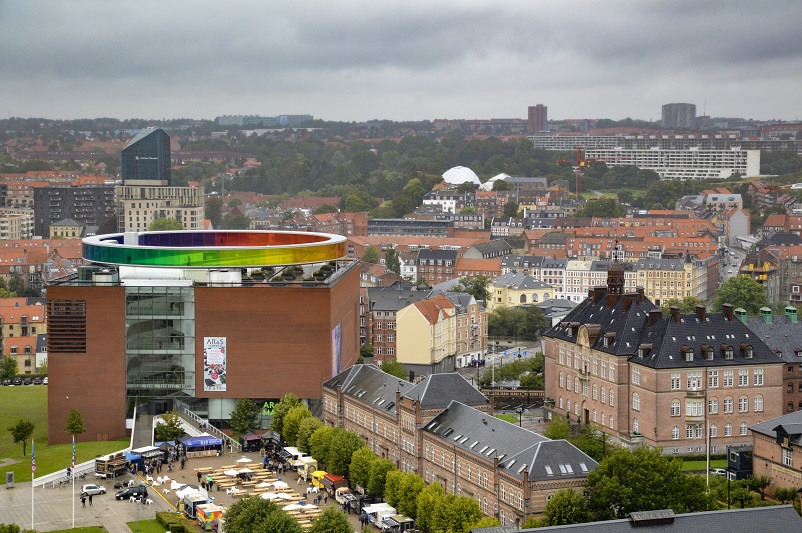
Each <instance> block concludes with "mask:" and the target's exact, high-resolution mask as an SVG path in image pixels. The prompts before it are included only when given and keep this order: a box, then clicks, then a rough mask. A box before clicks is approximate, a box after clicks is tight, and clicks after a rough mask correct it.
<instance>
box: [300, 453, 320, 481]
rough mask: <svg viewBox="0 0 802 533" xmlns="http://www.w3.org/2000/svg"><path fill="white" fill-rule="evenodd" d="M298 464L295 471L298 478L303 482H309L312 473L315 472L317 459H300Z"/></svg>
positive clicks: (307, 457)
mask: <svg viewBox="0 0 802 533" xmlns="http://www.w3.org/2000/svg"><path fill="white" fill-rule="evenodd" d="M297 461H298V462H300V464H299V465H298V467H297V468H296V470H297V471H298V477H300V478H303V480H304V481H309V480H311V479H312V472H314V471H315V470H317V459H315V458H314V457H310V456H305V457H300V458H298V460H297Z"/></svg>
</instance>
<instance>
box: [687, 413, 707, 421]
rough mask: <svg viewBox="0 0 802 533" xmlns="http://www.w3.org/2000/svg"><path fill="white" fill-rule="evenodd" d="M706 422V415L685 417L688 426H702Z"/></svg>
mask: <svg viewBox="0 0 802 533" xmlns="http://www.w3.org/2000/svg"><path fill="white" fill-rule="evenodd" d="M704 421H705V415H704V413H702V414H700V415H688V414H686V415H685V423H686V424H700V423H703V422H704Z"/></svg>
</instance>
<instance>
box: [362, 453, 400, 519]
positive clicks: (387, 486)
mask: <svg viewBox="0 0 802 533" xmlns="http://www.w3.org/2000/svg"><path fill="white" fill-rule="evenodd" d="M353 476H354V463H353V462H351V478H352V479H353ZM405 476H406V473H405V472H402V471H401V470H392V471H390V472H387V477H386V478H385V480H384V501H385V502H387V503H388V504H390V505H392V506H393V507H395V508H396V510H397V511H398V512H399V513H401V514H403V515H406V516H409V517H411V518H414V516H412V515H408V514H406V513H405V512H404V511H402V510H401V509H400V508H399V504H398V502H399V499H400V498H401V483H402V482H403V481H404V478H405Z"/></svg>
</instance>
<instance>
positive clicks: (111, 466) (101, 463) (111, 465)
mask: <svg viewBox="0 0 802 533" xmlns="http://www.w3.org/2000/svg"><path fill="white" fill-rule="evenodd" d="M127 465H128V461H127V460H126V458H125V454H124V453H113V454H111V455H104V456H103V457H98V458H97V459H95V476H96V477H102V478H114V477H117V476H119V475H122V474H125V472H126V467H127Z"/></svg>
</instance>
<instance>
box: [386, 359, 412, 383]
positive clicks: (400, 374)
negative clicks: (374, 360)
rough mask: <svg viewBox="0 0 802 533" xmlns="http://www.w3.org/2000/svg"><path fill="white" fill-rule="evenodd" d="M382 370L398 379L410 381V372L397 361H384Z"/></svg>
mask: <svg viewBox="0 0 802 533" xmlns="http://www.w3.org/2000/svg"><path fill="white" fill-rule="evenodd" d="M381 369H382V371H383V372H384V373H386V374H390V375H391V376H395V377H397V378H398V379H409V371H408V370H407V367H405V366H404V365H402V364H401V363H399V362H398V361H396V360H395V359H390V360H389V361H384V362H383V363H382V366H381Z"/></svg>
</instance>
